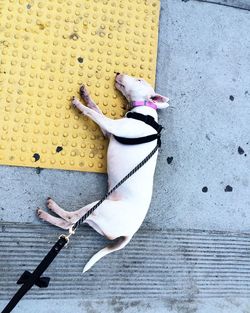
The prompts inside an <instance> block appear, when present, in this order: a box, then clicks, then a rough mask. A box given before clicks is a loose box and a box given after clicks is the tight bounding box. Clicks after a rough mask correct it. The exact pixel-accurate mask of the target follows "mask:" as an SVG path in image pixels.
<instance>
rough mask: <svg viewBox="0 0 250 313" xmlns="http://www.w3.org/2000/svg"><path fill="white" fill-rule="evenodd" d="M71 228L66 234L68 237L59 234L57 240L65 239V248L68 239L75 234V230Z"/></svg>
mask: <svg viewBox="0 0 250 313" xmlns="http://www.w3.org/2000/svg"><path fill="white" fill-rule="evenodd" d="M73 226H74V225H73ZM73 226H71V227H70V228H69V233H68V235H65V234H61V235H60V236H59V239H60V238H64V239H66V241H67V243H66V246H67V245H68V243H69V238H70V237H71V236H72V235H74V234H75V232H76V231H75V230H73Z"/></svg>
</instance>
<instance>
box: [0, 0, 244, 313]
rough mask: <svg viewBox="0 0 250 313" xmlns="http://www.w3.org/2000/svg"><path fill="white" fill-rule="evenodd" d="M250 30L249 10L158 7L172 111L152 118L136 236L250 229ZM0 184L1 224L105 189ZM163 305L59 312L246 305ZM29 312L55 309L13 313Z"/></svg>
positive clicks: (86, 183)
mask: <svg viewBox="0 0 250 313" xmlns="http://www.w3.org/2000/svg"><path fill="white" fill-rule="evenodd" d="M249 29H250V12H248V11H244V10H238V9H234V8H230V7H224V6H218V5H215V4H209V3H201V2H197V1H187V2H186V1H180V0H168V1H167V0H163V1H162V10H161V20H160V37H159V54H158V69H157V90H158V92H160V93H162V94H164V95H167V96H169V97H170V99H171V105H172V106H173V107H174V108H172V109H169V110H167V111H162V112H161V113H160V121H161V123H162V124H163V125H164V126H165V128H166V130H165V132H164V135H163V147H162V151H161V154H160V155H159V161H158V166H157V171H156V176H155V187H154V190H155V192H154V197H153V201H152V205H151V208H150V211H149V214H148V215H147V217H146V220H145V222H144V223H143V226H142V227H143V228H144V229H167V228H187V229H190V228H191V229H214V230H231V231H244V232H245V231H247V232H248V231H250V213H249V212H250V211H249V207H250V192H249V191H250V187H249V168H250V161H249V158H250V135H249V134H250V123H249V120H250V85H249V82H250V53H249V48H250V36H249ZM239 147H241V149H239ZM242 150H244V152H242ZM245 154H246V155H245ZM171 158H173V159H171ZM168 163H170V164H168ZM0 180H1V188H0V199H1V201H0V218H1V220H2V221H4V222H9V221H15V222H32V223H36V224H38V223H40V221H38V220H37V218H36V217H35V213H34V212H35V208H36V207H37V206H41V207H44V202H45V199H46V197H47V196H51V197H54V198H55V200H57V201H58V203H60V204H61V205H62V206H63V207H65V208H67V209H76V208H79V207H81V206H82V205H84V204H86V203H88V202H92V201H93V200H96V199H98V198H100V197H101V196H102V195H103V194H104V192H105V190H106V183H105V182H106V177H105V175H102V174H93V173H79V172H67V171H58V170H43V171H42V172H41V173H40V174H39V175H38V174H36V171H35V170H34V169H30V168H15V167H1V168H0ZM227 186H228V187H227ZM203 187H207V189H208V191H207V192H203V191H202V188H203ZM230 187H232V191H230V190H231V188H230ZM225 189H226V190H228V191H227V192H225ZM166 297H167V295H166ZM122 301H125V302H126V299H122ZM162 301H163V302H164V300H162ZM162 301H158V300H157V301H154V302H153V309H152V307H150V305H151V301H148V302H147V301H146V304H145V303H144V304H143V303H141V304H138V305H137V306H135V307H134V308H126V306H125V305H124V306H123V307H118V308H116V306H115V305H114V304H112V303H109V302H107V303H106V302H96V301H94V300H93V302H91V305H90V307H89V308H86V307H82V306H81V307H78V304H77V303H80V300H79V301H75V300H74V301H73V300H72V301H68V302H64V303H63V307H62V305H61V304H60V312H71V311H72V307H73V310H74V311H75V312H100V311H105V312H159V313H160V312H166V313H167V312H171V313H172V312H202V313H203V312H212V311H214V312H232V313H238V312H242V313H243V312H247V311H248V310H249V307H250V304H249V302H248V301H247V300H244V302H243V301H239V300H237V299H229V300H227V299H226V300H224V299H220V300H218V301H217V300H216V301H217V302H216V301H210V300H204V301H203V302H202V303H198V302H196V301H195V300H191V302H192V305H194V307H192V306H190V304H187V303H186V304H185V303H184V304H182V303H180V302H177V303H176V304H175V305H176V306H173V307H171V306H170V307H166V306H165V304H162ZM127 303H128V301H127ZM1 304H2V303H1ZM217 304H218V305H217ZM145 305H146V306H147V308H146V307H145ZM71 306H72V307H71ZM46 307H47V310H46ZM48 308H49V311H48ZM26 309H27V310H26ZM29 310H30V312H35V311H36V312H37V313H42V312H58V302H56V301H52V300H51V301H47V300H46V303H43V304H42V302H40V301H34V302H33V301H29V300H25V301H24V302H23V303H22V304H21V307H20V308H19V309H17V310H16V312H17V313H18V312H20V313H21V312H29Z"/></svg>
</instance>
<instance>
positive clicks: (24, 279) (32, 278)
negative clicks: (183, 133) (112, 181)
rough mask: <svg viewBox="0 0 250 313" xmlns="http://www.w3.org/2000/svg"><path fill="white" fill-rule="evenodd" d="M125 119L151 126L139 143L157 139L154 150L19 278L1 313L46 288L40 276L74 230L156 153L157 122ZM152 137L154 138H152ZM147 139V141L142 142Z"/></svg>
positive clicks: (7, 312)
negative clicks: (150, 132)
mask: <svg viewBox="0 0 250 313" xmlns="http://www.w3.org/2000/svg"><path fill="white" fill-rule="evenodd" d="M127 117H129V118H135V119H138V120H141V121H143V122H145V123H146V124H148V125H150V126H152V127H153V128H155V129H156V130H157V134H154V135H150V136H145V137H141V138H139V139H140V142H139V143H137V144H140V143H145V142H149V141H153V140H156V139H157V144H156V146H155V148H154V149H153V150H152V151H151V152H150V153H149V154H148V155H147V156H146V158H145V159H143V160H142V161H141V162H140V163H139V164H138V165H137V166H136V167H135V168H133V169H132V171H130V172H129V173H128V174H127V175H126V176H125V177H124V178H123V179H122V180H121V181H120V182H119V183H118V184H116V185H115V186H114V187H113V188H112V189H111V190H109V191H108V192H107V193H106V195H105V196H104V197H103V198H102V199H101V200H100V201H99V202H98V203H96V204H95V205H94V206H93V207H92V208H91V209H90V210H89V211H88V212H87V213H86V214H85V215H83V216H82V217H81V218H80V219H79V220H78V221H77V222H76V223H75V224H74V225H73V226H72V228H71V230H70V232H69V235H61V236H60V237H59V239H58V240H57V242H56V243H55V244H54V246H53V247H52V248H51V250H50V251H49V252H48V253H47V255H46V256H45V257H44V259H43V260H42V261H41V263H40V264H39V265H38V266H37V268H36V269H35V270H34V272H33V273H30V272H29V271H25V272H24V273H23V274H22V275H21V277H20V278H19V279H18V281H17V284H22V286H21V287H20V288H19V290H18V291H17V292H16V293H15V295H14V296H13V297H12V299H11V300H10V301H9V303H8V304H7V305H6V307H5V308H4V309H3V311H2V313H10V312H11V311H12V310H13V309H14V308H15V306H16V305H17V303H18V302H19V301H20V300H21V299H22V298H23V296H24V295H25V294H26V293H27V292H28V291H29V290H30V289H31V288H32V287H33V286H34V285H36V286H38V287H39V288H47V287H48V285H49V281H50V278H49V277H42V274H43V273H44V272H45V271H46V269H47V268H48V267H49V265H50V264H51V263H52V261H53V260H54V259H55V257H56V256H57V255H58V253H59V252H60V251H61V250H62V248H63V247H64V246H65V245H66V244H67V243H68V242H69V237H70V236H71V235H72V234H74V233H75V230H76V229H77V228H78V227H79V226H80V225H81V224H82V223H83V221H84V220H86V218H88V217H89V215H90V214H91V213H93V212H94V211H95V210H96V209H97V208H98V207H99V206H100V205H101V204H102V203H103V201H104V200H106V199H107V198H108V196H109V195H110V194H111V193H113V192H114V191H115V190H116V189H117V188H119V187H120V186H121V185H122V184H123V183H124V182H125V181H126V180H127V179H129V178H130V177H131V176H132V175H134V174H135V173H136V172H137V171H138V170H139V169H140V168H141V167H142V166H143V165H144V164H146V163H147V162H148V161H149V160H150V159H151V158H152V156H153V155H154V154H155V153H156V151H157V150H158V149H159V148H160V146H161V139H160V133H161V130H162V128H163V127H162V126H161V125H159V124H158V123H157V122H155V120H154V118H153V117H151V116H149V115H146V116H145V115H143V114H139V113H135V112H129V113H127ZM152 136H154V137H152ZM115 138H116V139H117V138H118V139H117V140H118V141H119V140H121V141H124V142H121V141H120V142H121V143H124V144H131V143H129V141H130V140H132V141H133V140H135V139H137V138H123V137H116V136H115ZM143 138H147V139H146V140H147V141H144V140H145V139H143ZM125 142H126V143H125ZM132 144H133V143H132Z"/></svg>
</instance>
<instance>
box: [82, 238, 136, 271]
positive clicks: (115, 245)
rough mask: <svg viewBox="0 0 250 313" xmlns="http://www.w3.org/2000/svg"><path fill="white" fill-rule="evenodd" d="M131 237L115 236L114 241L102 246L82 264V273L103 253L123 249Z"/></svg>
mask: <svg viewBox="0 0 250 313" xmlns="http://www.w3.org/2000/svg"><path fill="white" fill-rule="evenodd" d="M131 238H132V236H131V237H129V236H121V237H118V238H116V239H115V241H114V242H111V243H110V244H109V245H108V246H107V247H105V248H103V249H102V250H100V251H99V252H97V253H96V254H95V255H93V256H92V258H91V259H90V260H89V261H88V263H87V264H86V265H85V266H84V269H83V273H85V272H87V271H88V270H89V269H90V268H91V267H92V266H93V265H94V264H95V263H96V262H97V261H99V260H100V259H101V258H102V257H104V256H105V255H107V254H109V253H112V252H114V251H117V250H121V249H123V248H124V247H125V246H126V245H127V244H128V243H129V242H130V240H131Z"/></svg>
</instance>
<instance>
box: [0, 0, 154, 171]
mask: <svg viewBox="0 0 250 313" xmlns="http://www.w3.org/2000/svg"><path fill="white" fill-rule="evenodd" d="M159 6H160V3H159V0H120V1H119V0H116V1H115V0H111V1H109V0H103V1H101V0H81V1H79V0H66V1H65V0H41V1H37V0H30V1H29V0H27V1H24V0H19V1H18V0H4V1H3V0H1V1H0V110H1V114H0V164H8V165H18V166H32V167H41V168H57V169H68V170H80V171H94V172H105V171H106V145H107V142H106V140H104V138H103V136H102V134H101V132H100V130H99V129H98V127H97V126H96V125H95V124H94V123H93V122H92V121H89V120H88V119H87V118H86V117H82V116H81V115H80V114H79V113H78V112H77V111H76V110H74V109H73V108H72V107H71V105H70V99H71V97H72V96H73V95H77V93H78V90H79V86H80V84H82V83H83V84H85V85H86V86H87V87H88V89H89V90H90V93H91V96H92V98H93V99H94V100H95V101H96V102H97V103H98V104H99V105H100V107H101V109H102V110H103V112H104V113H105V114H106V115H107V116H109V117H111V118H119V117H120V116H122V115H123V113H124V104H125V100H124V99H123V98H122V97H121V96H120V94H119V92H118V91H116V90H115V88H114V77H115V75H114V72H121V73H127V74H130V75H135V76H141V77H144V78H145V79H147V80H148V81H149V82H151V83H152V84H153V83H154V79H155V68H156V54H157V39H158V19H159Z"/></svg>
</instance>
